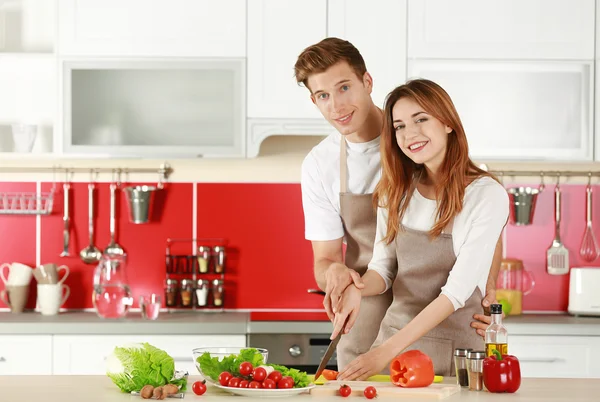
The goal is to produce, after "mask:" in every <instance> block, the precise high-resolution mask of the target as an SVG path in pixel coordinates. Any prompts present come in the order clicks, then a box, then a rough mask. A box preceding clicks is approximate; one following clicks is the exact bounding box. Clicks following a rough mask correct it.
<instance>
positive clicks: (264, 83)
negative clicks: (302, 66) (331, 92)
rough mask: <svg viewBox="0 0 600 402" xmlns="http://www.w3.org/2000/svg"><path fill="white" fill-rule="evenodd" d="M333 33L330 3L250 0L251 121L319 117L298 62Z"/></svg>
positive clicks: (249, 86) (249, 114)
mask: <svg viewBox="0 0 600 402" xmlns="http://www.w3.org/2000/svg"><path fill="white" fill-rule="evenodd" d="M326 35H327V2H326V1H322V0H305V1H303V2H302V3H301V4H300V3H298V2H297V1H295V0H251V1H249V2H248V117H249V118H291V119H294V118H296V119H298V118H319V117H321V114H320V113H319V111H318V109H317V108H316V106H315V105H313V103H312V102H311V101H310V98H309V95H310V94H309V92H308V90H307V89H306V88H304V87H301V86H298V84H296V80H295V78H294V64H295V63H296V59H297V58H298V55H299V54H300V53H301V52H302V50H304V49H305V48H306V47H308V46H310V45H312V44H314V43H317V42H319V41H320V40H322V39H324V38H325V37H326Z"/></svg>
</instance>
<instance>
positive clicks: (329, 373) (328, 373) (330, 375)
mask: <svg viewBox="0 0 600 402" xmlns="http://www.w3.org/2000/svg"><path fill="white" fill-rule="evenodd" d="M338 374H339V373H338V372H337V371H335V370H328V369H325V370H323V377H325V379H326V380H328V381H333V380H335V379H336V378H337V376H338Z"/></svg>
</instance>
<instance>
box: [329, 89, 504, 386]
mask: <svg viewBox="0 0 600 402" xmlns="http://www.w3.org/2000/svg"><path fill="white" fill-rule="evenodd" d="M385 119H386V122H385V124H386V128H385V130H384V133H383V136H382V139H381V152H382V155H381V158H382V166H383V172H382V178H381V180H380V182H379V184H378V186H377V188H376V190H375V194H374V202H375V203H377V205H378V209H377V235H376V239H375V249H374V251H373V257H372V259H371V261H370V263H369V269H368V270H367V272H366V273H365V274H364V276H363V282H364V285H365V286H364V288H363V289H358V288H357V287H356V286H354V285H350V286H349V287H348V288H347V289H346V290H345V291H344V294H343V296H342V298H341V299H340V302H339V303H338V305H337V306H336V308H335V310H334V311H335V312H336V314H335V318H334V331H333V333H332V339H333V338H334V337H335V336H336V335H337V333H338V332H339V331H341V330H343V331H344V333H347V332H349V330H350V329H351V328H352V325H353V323H354V321H355V320H356V317H357V316H358V314H359V306H360V301H361V298H362V297H371V296H374V295H378V294H380V293H382V292H385V291H386V290H387V289H389V288H390V287H392V289H393V295H394V299H393V302H392V305H391V306H390V308H389V309H388V311H387V312H386V315H385V317H384V319H383V321H382V323H381V327H380V330H379V334H378V337H377V340H376V341H375V343H374V344H373V347H372V348H371V350H370V351H369V352H367V353H365V354H363V355H361V356H359V357H357V358H356V359H354V360H353V361H352V362H350V364H348V365H347V366H346V367H345V368H344V369H343V371H341V372H340V374H339V377H338V379H340V380H353V379H359V380H364V379H366V378H368V377H369V376H371V375H373V374H377V373H379V372H381V371H382V370H383V369H384V368H386V367H387V365H388V364H389V362H390V361H391V359H392V358H393V357H394V356H396V355H398V354H399V353H401V352H402V351H404V350H408V349H419V350H421V351H423V352H424V353H426V354H428V355H429V356H430V357H431V358H432V360H433V362H434V368H435V371H436V374H439V375H446V376H449V375H454V367H453V362H452V361H453V357H452V355H453V351H454V349H455V348H459V347H460V348H473V349H482V348H483V346H484V345H483V340H482V339H481V337H479V336H478V335H477V334H476V333H475V332H474V331H473V330H472V329H470V328H469V325H468V322H469V320H470V319H471V317H472V316H473V314H474V313H478V312H480V309H481V299H482V294H483V293H485V285H486V279H487V277H488V273H489V269H490V264H491V262H492V257H493V255H494V248H495V245H496V242H497V241H498V238H499V237H500V234H501V232H502V229H503V227H504V225H505V224H506V221H507V218H508V208H509V206H508V196H507V193H506V190H505V189H504V188H503V187H502V186H501V185H500V184H499V183H498V181H497V180H495V179H494V178H493V177H492V176H491V175H490V174H489V173H487V172H485V171H483V170H481V169H479V168H477V167H476V166H475V164H474V163H473V162H472V161H471V160H470V159H469V149H468V144H467V138H466V136H465V132H464V129H463V126H462V123H461V121H460V118H459V116H458V113H457V112H456V109H455V107H454V104H453V103H452V100H451V99H450V96H449V95H448V94H447V93H446V92H445V91H444V90H443V89H442V88H441V87H440V86H439V85H437V84H436V83H434V82H432V81H429V80H424V79H419V80H413V81H409V82H408V83H406V84H404V85H402V86H400V87H398V88H396V89H394V90H393V91H392V92H391V93H390V94H389V95H388V98H387V100H386V105H385ZM389 211H392V213H389ZM396 264H397V265H396ZM396 268H397V273H396ZM346 320H348V321H347V324H346V325H345V326H344V324H345V323H346Z"/></svg>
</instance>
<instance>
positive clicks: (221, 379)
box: [219, 371, 233, 387]
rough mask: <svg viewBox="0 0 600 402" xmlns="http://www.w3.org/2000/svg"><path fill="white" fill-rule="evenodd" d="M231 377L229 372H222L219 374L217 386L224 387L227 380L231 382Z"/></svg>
mask: <svg viewBox="0 0 600 402" xmlns="http://www.w3.org/2000/svg"><path fill="white" fill-rule="evenodd" d="M232 377H233V376H232V375H231V373H230V372H229V371H223V372H222V373H221V374H219V384H221V385H222V386H224V387H226V386H227V383H229V380H231V378H232Z"/></svg>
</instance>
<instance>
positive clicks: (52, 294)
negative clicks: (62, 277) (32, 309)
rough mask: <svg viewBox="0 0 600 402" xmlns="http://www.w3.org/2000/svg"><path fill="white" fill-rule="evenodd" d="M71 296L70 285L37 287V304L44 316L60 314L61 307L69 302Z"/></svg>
mask: <svg viewBox="0 0 600 402" xmlns="http://www.w3.org/2000/svg"><path fill="white" fill-rule="evenodd" d="M70 294H71V289H70V288H69V286H68V285H64V284H60V283H56V284H51V285H47V284H45V285H44V284H42V285H37V304H38V308H39V310H40V312H41V313H42V315H56V314H58V312H59V310H60V306H62V305H63V304H64V303H65V302H66V301H67V299H68V298H69V295H70Z"/></svg>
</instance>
